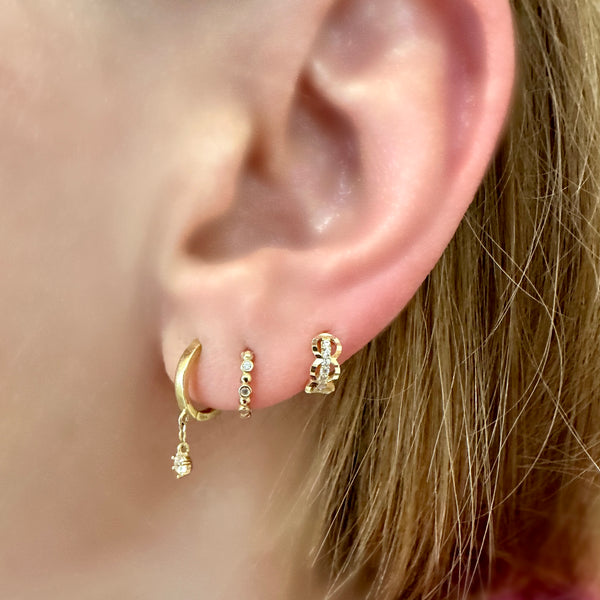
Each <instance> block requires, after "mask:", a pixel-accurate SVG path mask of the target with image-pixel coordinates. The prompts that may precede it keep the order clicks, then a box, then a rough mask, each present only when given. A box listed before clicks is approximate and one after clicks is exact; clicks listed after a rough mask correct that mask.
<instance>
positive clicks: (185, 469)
mask: <svg viewBox="0 0 600 600" xmlns="http://www.w3.org/2000/svg"><path fill="white" fill-rule="evenodd" d="M311 348H312V352H313V354H314V355H315V360H314V361H313V363H312V365H311V367H310V373H309V380H308V383H307V384H306V387H305V389H304V391H305V392H306V393H307V394H329V393H331V392H333V391H334V390H335V385H334V383H333V382H334V381H335V380H337V379H338V378H339V376H340V365H339V362H338V360H337V359H338V358H339V356H340V354H341V353H342V344H341V343H340V340H339V339H338V338H337V337H335V336H334V335H332V334H331V333H321V334H319V335H317V336H316V337H314V338H313V340H312V346H311ZM201 352H202V345H201V344H200V342H199V341H198V340H194V341H193V342H192V343H191V344H190V345H189V346H188V347H187V348H186V349H185V350H184V352H183V354H182V355H181V358H180V359H179V362H178V363H177V371H176V372H175V397H176V399H177V406H178V407H179V410H180V413H179V419H178V423H179V444H178V446H177V451H176V452H175V456H172V457H171V460H172V461H173V466H172V467H171V470H172V471H175V473H176V474H177V479H180V478H181V477H185V476H186V475H189V474H190V473H191V472H192V459H191V457H190V446H189V444H188V442H187V423H188V420H189V419H190V417H191V418H192V419H194V420H196V421H208V420H210V419H213V418H214V417H216V416H217V415H218V414H219V413H220V411H219V410H217V409H214V408H206V409H204V410H198V409H196V408H195V407H194V405H193V404H192V402H191V400H190V397H189V395H188V392H187V388H188V375H189V369H190V366H191V365H192V364H193V363H195V361H196V360H198V358H199V357H200V354H201ZM241 359H242V363H241V365H240V369H241V371H242V375H241V385H240V387H239V389H238V393H239V408H238V413H239V415H240V418H242V419H248V418H250V417H251V416H252V409H251V407H250V400H251V396H252V388H251V387H250V382H251V381H252V375H251V374H250V372H251V371H252V370H253V369H254V353H253V352H252V351H251V350H245V351H244V352H242V354H241Z"/></svg>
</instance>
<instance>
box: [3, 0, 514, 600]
mask: <svg viewBox="0 0 600 600" xmlns="http://www.w3.org/2000/svg"><path fill="white" fill-rule="evenodd" d="M450 4H452V6H453V7H454V8H453V9H452V10H450V9H448V10H446V8H444V7H443V6H442V5H444V3H436V2H430V3H427V2H416V1H415V2H413V1H409V0H405V1H400V2H392V1H391V0H382V1H380V2H377V1H372V2H366V1H365V2H363V3H362V4H357V3H356V2H351V1H349V2H333V1H332V0H309V1H298V0H285V1H283V0H261V2H255V1H250V0H245V1H243V2H233V1H225V2H193V1H186V2H159V1H147V2H142V1H134V0H130V1H127V2H91V1H89V2H75V1H70V0H54V1H52V2H48V1H46V0H44V1H42V0H39V1H34V0H31V1H26V2H20V1H16V0H12V1H8V2H4V3H3V4H2V6H1V7H0V140H1V142H0V198H1V200H0V202H1V205H0V206H1V218H0V256H2V294H1V296H0V323H1V329H0V331H1V336H0V390H1V396H0V397H1V402H2V419H1V420H0V501H1V506H2V510H1V511H0V532H1V535H0V540H1V541H0V555H1V560H0V581H1V582H2V586H3V587H4V589H5V590H8V591H7V592H5V593H3V594H2V597H3V598H23V599H29V598H38V597H43V598H48V599H50V598H61V599H69V598H80V597H81V594H82V591H84V592H85V594H84V595H85V597H86V598H109V597H110V598H116V597H119V598H147V599H154V598H156V599H159V598H167V597H180V598H186V597H202V598H211V599H230V598H231V599H233V598H246V599H251V598H261V599H269V598H273V599H276V598H277V599H280V598H282V597H284V596H285V597H286V598H292V599H293V598H294V597H297V598H307V597H314V598H321V597H323V594H324V592H323V590H322V589H320V588H319V586H318V585H315V586H314V587H313V588H311V591H310V592H309V591H307V588H306V587H304V586H303V585H302V582H306V581H308V578H307V577H306V575H307V573H306V571H305V563H304V561H302V560H298V561H297V562H295V563H294V564H295V565H296V567H295V571H294V570H292V571H291V572H290V571H288V563H289V561H293V560H294V558H295V556H294V555H293V552H295V551H296V550H295V549H294V550H292V549H291V545H290V544H289V543H287V542H286V539H285V536H284V535H282V514H284V513H285V512H286V507H287V510H289V507H290V506H293V489H294V486H293V485H291V486H290V484H289V482H290V481H295V480H296V478H298V477H299V476H301V474H302V472H303V468H304V466H305V464H306V460H307V459H308V457H309V454H310V447H311V442H312V441H311V440H308V439H307V437H306V436H305V435H304V434H303V426H304V424H305V420H306V414H307V410H306V403H307V402H313V401H315V400H314V399H312V397H309V396H306V397H305V396H304V395H299V396H297V397H295V398H294V399H292V400H288V401H287V402H283V403H282V401H284V400H286V399H287V398H290V397H292V396H294V395H295V394H298V393H300V392H301V391H302V390H303V389H304V384H305V383H306V378H307V375H308V369H309V367H310V364H311V361H312V358H313V357H312V354H311V351H310V341H311V338H312V336H313V335H315V334H317V333H319V332H320V331H325V330H328V329H330V330H332V331H334V333H335V334H336V335H338V336H339V337H340V339H341V340H342V342H343V344H344V354H343V356H342V357H341V359H342V360H345V359H346V358H348V357H349V356H350V355H351V354H353V353H354V352H356V351H357V350H358V349H359V348H361V347H362V346H363V345H364V344H365V343H366V342H367V341H368V340H369V339H371V338H372V337H374V336H375V335H376V334H377V332H378V331H380V330H381V328H383V327H384V326H385V325H386V324H387V323H388V322H389V321H390V320H391V319H393V318H394V316H395V315H396V314H397V313H398V312H399V311H400V310H401V309H402V307H403V306H404V305H405V304H406V302H407V301H408V300H409V299H410V297H411V296H412V295H413V294H414V292H415V290H416V289H417V287H418V285H419V284H420V283H421V282H422V280H423V278H424V277H425V276H426V274H427V273H428V272H429V271H430V270H431V268H432V267H433V265H434V264H435V262H436V260H437V258H438V257H439V255H440V254H441V252H442V251H443V249H444V247H445V245H446V244H447V242H448V240H449V239H450V237H451V236H452V234H453V232H454V230H455V228H456V226H457V224H458V222H459V221H460V218H461V217H462V215H463V213H464V210H465V209H466V207H467V206H468V204H469V202H470V200H471V198H472V195H473V192H474V190H475V189H476V187H477V185H478V183H479V181H480V179H481V177H482V175H483V173H484V171H485V167H486V165H487V162H488V160H489V158H490V156H491V155H492V153H493V149H494V146H495V144H496V140H497V138H498V135H499V133H500V131H501V128H502V123H503V120H504V118H505V114H506V111H507V110H508V106H509V100H510V90H511V86H512V81H513V39H512V30H511V23H510V13H509V9H508V5H507V3H506V2H504V1H503V0H495V1H492V0H488V1H487V2H485V1H479V2H475V0H473V1H469V0H462V1H461V2H458V3H448V5H450ZM336 7H337V8H336ZM457 7H458V8H457ZM332 9H335V10H333V12H331V11H332ZM461 28H462V29H461ZM349 40H350V41H349ZM240 224H242V226H241V225H240ZM195 337H198V338H199V339H200V340H201V341H202V343H203V345H204V352H203V356H202V359H201V361H200V363H199V366H198V369H197V370H196V371H195V372H194V374H193V378H192V383H191V390H190V391H191V394H192V396H193V397H194V399H195V401H197V402H198V405H199V406H201V405H210V406H215V407H218V408H220V409H223V410H224V411H229V412H226V413H225V414H224V415H223V416H222V417H220V418H219V419H217V420H213V421H211V422H210V423H206V424H190V426H189V441H190V444H191V446H192V455H193V458H194V459H195V461H194V471H193V473H192V475H190V476H189V477H188V478H185V479H183V480H181V481H177V480H176V479H175V476H174V474H173V472H172V471H171V470H170V466H171V462H170V456H171V454H173V452H174V450H175V446H176V443H177V415H178V411H177V406H176V403H175V400H174V395H173V389H172V382H171V380H172V378H173V376H174V372H175V365H176V363H177V359H178V357H179V355H180V354H181V352H182V351H183V350H184V348H185V346H186V345H187V343H189V341H191V339H193V338H195ZM247 347H251V348H252V350H253V351H254V352H255V354H256V370H255V372H254V373H253V377H254V384H253V387H254V398H253V406H254V408H255V410H254V415H253V417H252V419H251V420H250V421H248V422H246V421H240V420H239V419H238V418H237V415H236V413H235V411H236V409H237V401H238V400H237V396H236V389H237V386H238V385H239V377H240V370H239V362H240V352H241V351H243V350H244V349H246V348H247ZM275 405H277V406H275ZM269 407H270V408H269ZM261 409H262V410H261ZM290 465H292V466H290ZM282 481H283V483H282ZM290 488H291V489H292V492H289V489H290ZM283 489H285V490H288V492H289V493H290V497H287V496H286V495H285V493H284V492H283V491H282V490H283ZM274 494H275V499H276V501H275V500H274ZM282 507H283V509H282ZM288 581H291V582H292V589H293V592H291V593H292V594H293V595H290V594H288V592H287V591H286V592H285V593H283V592H282V589H284V586H285V585H286V584H287V583H288ZM200 592H201V593H200ZM309 593H310V594H311V596H308V595H307V594H309ZM198 594H200V595H198ZM344 594H345V595H344V597H347V598H351V597H352V592H351V591H348V592H345V593H344ZM194 595H195V596H194Z"/></svg>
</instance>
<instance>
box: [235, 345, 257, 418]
mask: <svg viewBox="0 0 600 600" xmlns="http://www.w3.org/2000/svg"><path fill="white" fill-rule="evenodd" d="M253 360H254V353H253V352H252V350H244V352H242V364H241V365H240V369H241V370H242V378H241V381H242V385H240V387H239V389H238V392H239V395H240V406H239V408H238V412H239V415H240V419H249V418H250V417H251V416H252V409H251V408H250V396H251V395H252V388H251V387H250V385H249V383H250V382H251V381H252V375H250V371H252V369H254V362H252V361H253Z"/></svg>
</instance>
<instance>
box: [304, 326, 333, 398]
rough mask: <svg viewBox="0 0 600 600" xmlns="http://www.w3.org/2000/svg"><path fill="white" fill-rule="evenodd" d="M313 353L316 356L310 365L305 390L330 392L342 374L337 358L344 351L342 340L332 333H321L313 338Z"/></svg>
mask: <svg viewBox="0 0 600 600" xmlns="http://www.w3.org/2000/svg"><path fill="white" fill-rule="evenodd" d="M312 353H313V354H314V355H315V356H316V359H315V361H314V362H313V364H312V365H311V367H310V379H309V380H308V382H307V384H306V387H305V388H304V391H305V392H306V393H307V394H330V393H331V392H333V391H334V390H335V385H334V383H333V382H334V381H335V380H336V379H338V378H339V376H340V364H339V363H338V361H337V359H338V357H339V356H340V354H341V353H342V344H341V343H340V340H339V339H338V338H336V337H335V336H334V335H332V334H331V333H320V334H319V335H318V336H316V337H314V338H313V340H312Z"/></svg>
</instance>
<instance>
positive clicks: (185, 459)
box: [171, 410, 192, 479]
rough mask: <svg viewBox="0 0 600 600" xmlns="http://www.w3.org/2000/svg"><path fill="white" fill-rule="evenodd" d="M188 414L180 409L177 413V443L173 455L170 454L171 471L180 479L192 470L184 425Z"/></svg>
mask: <svg viewBox="0 0 600 600" xmlns="http://www.w3.org/2000/svg"><path fill="white" fill-rule="evenodd" d="M187 420H188V414H187V411H186V410H182V411H181V414H180V415H179V445H178V446H177V452H176V453H175V456H171V460H172V461H173V466H172V467H171V470H172V471H175V473H177V479H181V478H182V477H185V476H186V475H189V474H190V473H191V472H192V459H191V458H190V446H189V444H188V443H187V440H186V426H187Z"/></svg>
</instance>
